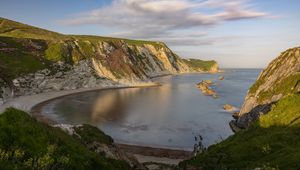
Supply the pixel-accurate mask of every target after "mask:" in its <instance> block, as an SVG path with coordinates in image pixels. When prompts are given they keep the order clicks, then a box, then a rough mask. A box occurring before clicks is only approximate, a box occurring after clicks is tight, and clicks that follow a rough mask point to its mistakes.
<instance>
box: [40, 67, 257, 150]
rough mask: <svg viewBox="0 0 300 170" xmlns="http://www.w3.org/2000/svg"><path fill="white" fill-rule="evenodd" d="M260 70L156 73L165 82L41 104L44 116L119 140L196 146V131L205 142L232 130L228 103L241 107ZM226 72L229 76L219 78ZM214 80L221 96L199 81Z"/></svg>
mask: <svg viewBox="0 0 300 170" xmlns="http://www.w3.org/2000/svg"><path fill="white" fill-rule="evenodd" d="M260 71H261V70H259V69H227V70H226V71H225V72H224V73H218V74H199V73H197V74H196V73H195V74H183V75H172V76H164V77H159V78H154V79H153V81H156V82H159V83H161V84H162V85H161V86H158V87H147V88H125V89H108V90H99V91H89V92H84V93H77V94H73V95H68V96H63V97H60V98H57V99H54V100H51V101H49V102H46V103H45V104H43V105H41V106H40V107H41V108H40V111H41V114H43V115H44V116H46V117H48V118H50V119H52V120H54V121H56V122H58V123H65V124H72V125H77V124H83V123H87V124H91V125H94V126H97V127H99V128H100V129H101V130H103V131H104V132H105V133H107V134H108V135H110V136H112V137H113V138H114V140H115V141H116V142H118V143H125V144H133V145H141V146H151V147H158V148H171V149H181V150H192V149H193V146H194V144H195V143H196V141H195V136H198V135H201V136H202V137H203V139H204V140H203V142H204V145H205V146H209V145H212V144H214V143H216V142H218V141H220V140H222V139H225V138H227V137H228V136H230V135H231V134H232V131H231V129H230V127H229V125H228V123H229V121H230V120H232V114H231V113H228V112H226V111H224V110H223V109H222V107H223V105H224V104H231V105H234V106H236V107H241V105H242V103H243V100H244V97H245V95H246V93H247V90H248V89H249V87H250V86H251V85H252V84H253V83H254V81H255V80H256V78H257V76H258V74H259V72H260ZM220 76H224V77H225V79H224V80H218V77H220ZM201 80H212V81H213V82H214V83H215V85H214V86H212V87H213V89H214V90H215V91H216V92H217V95H218V98H217V99H214V98H212V97H209V96H204V95H203V94H202V93H201V91H200V90H199V89H197V87H196V86H195V84H196V83H198V82H200V81H201Z"/></svg>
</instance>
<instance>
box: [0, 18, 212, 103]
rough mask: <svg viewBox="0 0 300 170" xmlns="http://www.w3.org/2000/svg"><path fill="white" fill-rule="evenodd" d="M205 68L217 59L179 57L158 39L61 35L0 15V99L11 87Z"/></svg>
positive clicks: (80, 84)
mask: <svg viewBox="0 0 300 170" xmlns="http://www.w3.org/2000/svg"><path fill="white" fill-rule="evenodd" d="M203 71H205V72H216V71H217V64H216V62H215V61H202V60H192V61H191V60H184V59H181V58H180V57H178V56H177V55H176V54H174V53H173V52H172V51H171V50H170V49H169V48H168V47H167V46H166V45H165V44H164V43H162V42H153V41H141V40H128V39H120V38H111V37H100V36H88V35H64V34H60V33H56V32H52V31H48V30H45V29H40V28H37V27H33V26H30V25H26V24H22V23H19V22H15V21H12V20H8V19H5V18H0V78H1V80H2V81H3V82H4V83H2V84H0V85H1V86H0V87H1V88H0V89H2V90H1V93H0V94H1V95H0V100H1V101H3V100H6V98H7V97H6V96H5V97H4V96H3V94H5V95H6V94H8V93H10V90H11V91H12V92H11V93H10V94H11V95H8V96H20V95H27V94H36V93H42V92H47V91H57V90H66V89H78V88H93V87H99V86H101V85H104V86H105V85H112V84H123V85H128V84H131V85H132V84H136V83H141V82H142V83H143V82H149V81H151V78H152V77H155V76H161V75H166V74H176V73H187V72H203ZM4 84H5V85H4ZM6 87H8V88H9V89H6ZM3 89H4V90H3Z"/></svg>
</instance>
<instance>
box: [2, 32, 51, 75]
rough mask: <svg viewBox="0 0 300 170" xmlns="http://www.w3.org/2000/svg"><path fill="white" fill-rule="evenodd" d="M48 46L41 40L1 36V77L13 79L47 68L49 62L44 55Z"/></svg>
mask: <svg viewBox="0 0 300 170" xmlns="http://www.w3.org/2000/svg"><path fill="white" fill-rule="evenodd" d="M34 46H38V47H40V49H38V48H35V47H34ZM46 46H47V45H46V43H45V42H43V41H41V40H30V39H17V38H9V37H0V71H1V72H0V77H2V78H5V79H13V78H15V77H18V76H20V75H24V74H27V73H32V72H36V71H37V70H40V69H44V68H46V67H47V66H48V64H49V62H47V61H46V60H45V59H44V58H43V57H42V56H43V55H44V50H45V48H46Z"/></svg>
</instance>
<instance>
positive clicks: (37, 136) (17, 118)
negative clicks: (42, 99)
mask: <svg viewBox="0 0 300 170" xmlns="http://www.w3.org/2000/svg"><path fill="white" fill-rule="evenodd" d="M84 129H85V132H84ZM75 131H76V132H78V133H79V134H80V135H81V134H88V135H90V136H91V138H89V139H90V140H91V139H93V140H95V141H96V142H101V143H105V144H111V142H112V139H111V138H110V137H109V136H107V135H105V134H104V133H102V132H101V131H100V130H98V129H97V128H93V127H91V126H89V125H84V126H83V127H81V128H77V129H76V130H75ZM0 139H1V140H0V169H109V170H110V169H111V170H115V169H116V170H117V169H120V170H124V169H130V166H129V165H128V164H127V163H126V162H125V161H120V160H114V159H109V158H105V155H104V153H95V152H92V151H89V150H88V149H87V147H86V146H85V144H87V143H90V141H86V136H83V137H82V138H78V137H76V136H73V137H72V136H70V135H68V134H66V133H65V132H63V131H62V130H60V129H59V128H53V127H50V126H48V125H45V124H42V123H39V122H37V121H36V120H35V119H33V118H31V117H30V116H29V115H28V114H27V113H25V112H22V111H19V110H16V109H13V108H9V109H7V110H6V111H5V112H4V113H2V114H1V115H0Z"/></svg>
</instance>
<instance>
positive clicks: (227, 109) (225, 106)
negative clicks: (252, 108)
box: [223, 104, 234, 112]
mask: <svg viewBox="0 0 300 170" xmlns="http://www.w3.org/2000/svg"><path fill="white" fill-rule="evenodd" d="M223 109H224V110H226V111H228V112H231V111H233V110H234V107H233V106H231V105H230V104H225V105H224V106H223Z"/></svg>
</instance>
